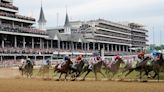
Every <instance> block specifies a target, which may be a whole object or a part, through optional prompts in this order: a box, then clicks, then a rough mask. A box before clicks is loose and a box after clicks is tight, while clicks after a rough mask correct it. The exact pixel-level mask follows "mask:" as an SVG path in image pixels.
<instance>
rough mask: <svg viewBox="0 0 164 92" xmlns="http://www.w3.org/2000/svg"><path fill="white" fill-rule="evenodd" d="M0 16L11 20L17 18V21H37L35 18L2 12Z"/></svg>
mask: <svg viewBox="0 0 164 92" xmlns="http://www.w3.org/2000/svg"><path fill="white" fill-rule="evenodd" d="M0 16H6V17H11V18H16V19H23V20H29V21H35V18H31V17H26V16H22V15H17V14H11V13H6V12H0Z"/></svg>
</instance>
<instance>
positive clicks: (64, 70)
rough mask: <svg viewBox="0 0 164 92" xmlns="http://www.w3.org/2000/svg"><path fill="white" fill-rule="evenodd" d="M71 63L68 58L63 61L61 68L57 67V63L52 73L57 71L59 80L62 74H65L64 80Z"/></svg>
mask: <svg viewBox="0 0 164 92" xmlns="http://www.w3.org/2000/svg"><path fill="white" fill-rule="evenodd" d="M71 64H72V61H71V60H70V59H69V60H68V61H66V62H65V64H64V65H62V66H61V68H58V66H59V65H60V64H57V65H56V66H55V68H54V73H55V72H57V73H60V76H59V78H58V79H57V80H60V78H61V76H62V74H65V80H66V78H67V75H68V73H69V71H70V65H71Z"/></svg>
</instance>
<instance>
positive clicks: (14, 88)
mask: <svg viewBox="0 0 164 92" xmlns="http://www.w3.org/2000/svg"><path fill="white" fill-rule="evenodd" d="M9 72H10V73H9ZM2 74H4V75H3V76H2ZM18 74H19V73H18V72H15V73H14V71H13V70H11V69H7V70H6V69H5V71H4V70H3V69H0V75H1V76H0V77H1V78H0V92H164V83H158V82H147V83H141V82H115V81H75V82H72V81H55V80H54V79H53V80H42V79H40V78H32V79H27V78H21V77H18ZM7 75H9V76H7ZM5 76H6V77H5Z"/></svg>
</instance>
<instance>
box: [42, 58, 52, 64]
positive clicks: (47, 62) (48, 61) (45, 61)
mask: <svg viewBox="0 0 164 92" xmlns="http://www.w3.org/2000/svg"><path fill="white" fill-rule="evenodd" d="M50 63H51V62H50V60H49V59H46V60H44V61H43V65H50Z"/></svg>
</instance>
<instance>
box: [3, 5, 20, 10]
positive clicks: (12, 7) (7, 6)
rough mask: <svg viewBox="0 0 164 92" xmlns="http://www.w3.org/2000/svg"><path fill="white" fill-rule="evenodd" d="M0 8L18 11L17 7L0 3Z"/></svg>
mask: <svg viewBox="0 0 164 92" xmlns="http://www.w3.org/2000/svg"><path fill="white" fill-rule="evenodd" d="M0 7H5V8H10V9H14V10H18V7H16V6H13V5H12V4H6V3H0Z"/></svg>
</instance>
